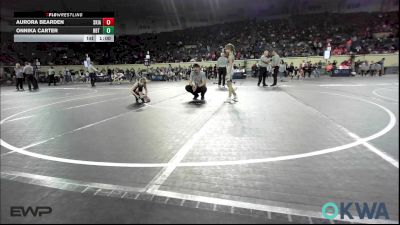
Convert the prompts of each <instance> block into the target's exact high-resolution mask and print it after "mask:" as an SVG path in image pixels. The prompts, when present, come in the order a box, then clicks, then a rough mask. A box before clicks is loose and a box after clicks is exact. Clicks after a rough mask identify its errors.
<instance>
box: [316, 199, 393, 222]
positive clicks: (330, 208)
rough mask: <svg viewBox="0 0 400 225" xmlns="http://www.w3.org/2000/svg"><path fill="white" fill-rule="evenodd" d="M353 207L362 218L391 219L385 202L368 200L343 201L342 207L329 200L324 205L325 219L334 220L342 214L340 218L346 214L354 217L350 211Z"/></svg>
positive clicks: (351, 217)
mask: <svg viewBox="0 0 400 225" xmlns="http://www.w3.org/2000/svg"><path fill="white" fill-rule="evenodd" d="M353 208H355V212H357V214H358V217H359V218H360V219H387V220H388V219H389V214H388V212H387V209H386V205H385V203H383V202H379V203H378V202H374V203H372V205H369V204H368V203H366V202H363V203H359V202H348V203H344V202H341V203H340V207H338V206H337V205H336V203H334V202H328V203H326V204H325V205H324V206H322V216H323V217H324V218H325V219H328V220H333V219H335V218H336V217H337V216H338V215H339V214H340V219H345V218H344V217H345V215H346V216H347V217H348V218H349V219H354V218H353V215H352V214H351V212H350V211H352V209H353ZM352 212H354V210H353V211H352Z"/></svg>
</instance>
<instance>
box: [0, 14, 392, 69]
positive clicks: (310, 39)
mask: <svg viewBox="0 0 400 225" xmlns="http://www.w3.org/2000/svg"><path fill="white" fill-rule="evenodd" d="M226 42H230V43H232V44H234V45H235V46H236V52H235V59H237V60H240V59H258V58H259V57H261V55H262V54H263V51H264V50H265V49H276V50H277V51H278V52H277V53H278V54H279V55H280V56H282V57H292V56H293V57H294V56H311V55H312V56H314V55H320V56H322V55H323V52H324V50H325V49H326V48H327V47H328V46H330V47H331V48H332V54H333V55H343V54H350V53H353V54H374V53H391V52H396V51H398V49H399V21H398V15H397V12H391V13H349V14H329V15H327V14H315V15H293V16H290V17H287V18H283V19H276V20H256V19H252V20H247V21H239V22H232V23H224V24H217V25H211V26H205V27H197V28H189V29H184V30H178V31H171V32H162V33H157V34H141V35H129V36H116V38H115V42H114V43H68V44H64V43H24V44H20V43H13V42H11V41H4V42H2V49H3V51H2V53H1V55H0V61H1V62H3V63H5V64H9V65H15V63H16V62H18V61H19V60H22V61H32V60H34V59H35V58H40V60H41V62H42V63H43V64H44V65H79V64H82V60H81V59H82V58H84V54H85V53H86V52H91V55H92V59H93V60H94V61H96V62H98V64H104V65H105V64H135V63H140V64H141V63H143V62H144V59H145V56H146V54H147V52H149V53H150V56H151V58H150V60H151V62H153V63H168V62H169V63H173V62H190V61H209V60H211V61H212V60H217V58H218V57H219V53H220V52H221V51H222V49H223V43H226Z"/></svg>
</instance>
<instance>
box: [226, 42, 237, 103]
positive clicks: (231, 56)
mask: <svg viewBox="0 0 400 225" xmlns="http://www.w3.org/2000/svg"><path fill="white" fill-rule="evenodd" d="M225 52H226V55H227V57H228V65H227V66H226V85H227V86H228V91H229V96H228V99H227V100H226V101H225V102H231V98H232V95H233V101H235V102H237V101H238V99H237V94H236V91H235V89H234V88H233V84H232V83H233V82H232V79H233V65H234V62H235V46H233V44H230V43H229V44H227V45H226V46H225Z"/></svg>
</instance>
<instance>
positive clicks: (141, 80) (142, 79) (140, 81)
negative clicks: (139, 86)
mask: <svg viewBox="0 0 400 225" xmlns="http://www.w3.org/2000/svg"><path fill="white" fill-rule="evenodd" d="M139 83H143V84H146V83H147V80H146V78H144V77H141V78H140V79H139Z"/></svg>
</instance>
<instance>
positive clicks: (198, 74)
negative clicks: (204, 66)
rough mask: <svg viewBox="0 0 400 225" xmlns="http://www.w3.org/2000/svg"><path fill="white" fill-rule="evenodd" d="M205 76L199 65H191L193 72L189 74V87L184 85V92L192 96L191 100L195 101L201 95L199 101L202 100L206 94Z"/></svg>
mask: <svg viewBox="0 0 400 225" xmlns="http://www.w3.org/2000/svg"><path fill="white" fill-rule="evenodd" d="M206 81H207V78H206V74H205V73H204V72H203V71H201V70H200V65H199V64H194V65H193V70H192V72H191V73H190V79H189V85H186V87H185V89H186V91H188V92H190V93H192V94H193V95H194V98H193V100H197V98H198V97H199V93H201V100H204V94H205V93H206V92H207V87H206Z"/></svg>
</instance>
